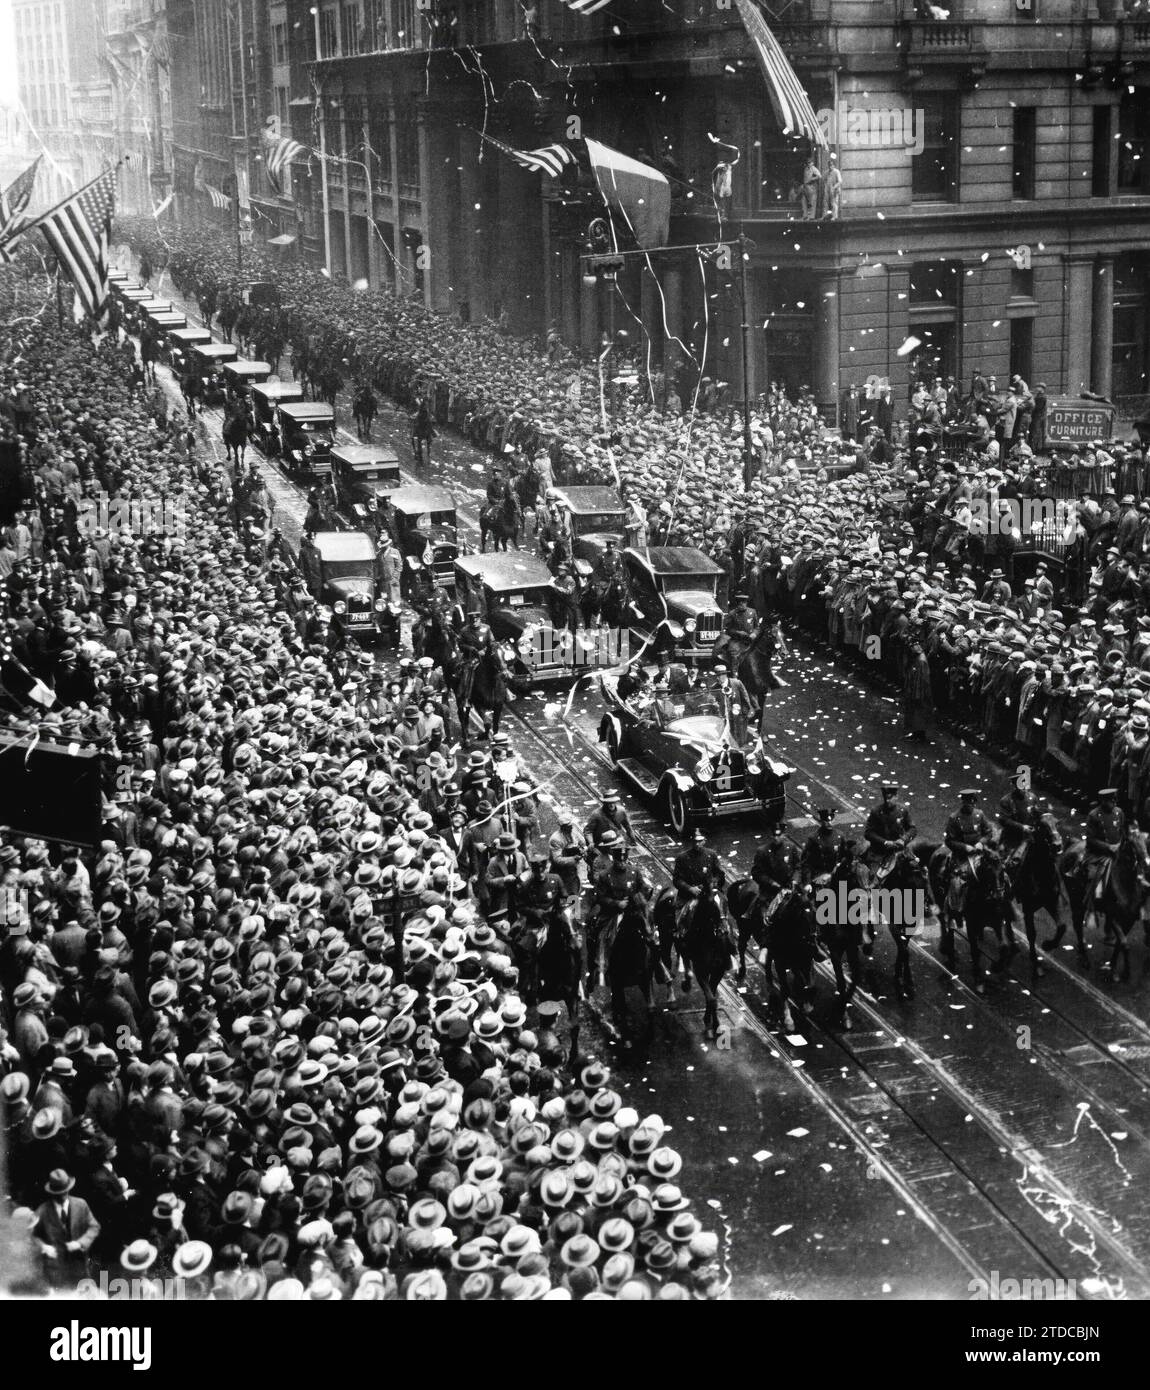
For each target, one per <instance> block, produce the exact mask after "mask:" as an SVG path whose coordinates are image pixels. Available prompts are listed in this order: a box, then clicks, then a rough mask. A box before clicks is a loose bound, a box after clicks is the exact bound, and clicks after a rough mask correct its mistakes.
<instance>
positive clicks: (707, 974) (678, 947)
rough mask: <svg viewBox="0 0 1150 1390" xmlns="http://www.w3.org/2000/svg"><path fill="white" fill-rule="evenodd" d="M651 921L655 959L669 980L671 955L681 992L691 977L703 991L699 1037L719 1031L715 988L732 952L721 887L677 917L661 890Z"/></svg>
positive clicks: (673, 898) (672, 900)
mask: <svg viewBox="0 0 1150 1390" xmlns="http://www.w3.org/2000/svg"><path fill="white" fill-rule="evenodd" d="M652 918H653V920H654V923H655V927H656V929H657V931H658V937H659V958H660V960H661V961H662V963H663V966H664V968H665V969H666V972H667V974H668V976H669V977H670V978H671V980H672V981H673V980H674V977H675V973H676V972H675V956H676V955H678V958H679V961H680V963H681V964H682V966H683V971H684V979H683V989H684V990H689V989H690V988H691V975H692V974H693V975H694V976H695V979H696V980H698V982H699V988H700V989H701V990H702V991H703V1034H704V1036H707V1035H708V1034H709V1033H714V1034H715V1035H716V1036H717V1034H718V1029H719V1001H718V993H719V986H720V985H721V984H722V982H723V976H724V975H725V974H726V973H727V971H728V970H729V969H730V968H731V953H732V950H733V946H734V943H733V940H732V932H731V930H730V925H729V917H728V913H727V907H726V902H725V900H724V898H723V894H722V890H721V888H717V887H712V888H711V889H709V891H707V892H705V893H702V894H700V896H699V897H698V898H696V899H695V901H694V902H693V903H692V904H691V905H690V906H689V907H688V908H687V909H686V911H685V913H684V915H683V918H682V920H681V921H680V920H679V917H678V908H677V895H676V893H675V890H674V889H673V888H664V889H663V891H662V892H661V893H660V894H659V895H658V896H657V897H656V899H655V905H654V908H653V909H652Z"/></svg>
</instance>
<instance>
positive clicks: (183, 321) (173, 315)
mask: <svg viewBox="0 0 1150 1390" xmlns="http://www.w3.org/2000/svg"><path fill="white" fill-rule="evenodd" d="M150 317H151V318H154V319H155V320H156V322H157V323H163V322H164V321H165V320H166V319H179V321H180V327H181V328H183V327H186V326H187V322H188V316H187V314H181V313H180V311H179V310H178V309H169V310H168V311H167V313H160V312H158V311H157V312H156V313H154V314H151V315H150ZM202 331H204V332H206V331H207V330H206V329H205V330H202Z"/></svg>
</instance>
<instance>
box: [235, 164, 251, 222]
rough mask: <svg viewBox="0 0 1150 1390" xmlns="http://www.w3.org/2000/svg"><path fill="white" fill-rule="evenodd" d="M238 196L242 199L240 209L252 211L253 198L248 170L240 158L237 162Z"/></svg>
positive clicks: (247, 211)
mask: <svg viewBox="0 0 1150 1390" xmlns="http://www.w3.org/2000/svg"><path fill="white" fill-rule="evenodd" d="M236 196H237V197H238V198H239V201H240V211H241V212H246V213H250V212H251V210H252V200H251V194H250V192H249V190H248V171H247V169H246V168H245V167H244V166H243V165H242V164H241V163H239V161H238V160H237V162H236Z"/></svg>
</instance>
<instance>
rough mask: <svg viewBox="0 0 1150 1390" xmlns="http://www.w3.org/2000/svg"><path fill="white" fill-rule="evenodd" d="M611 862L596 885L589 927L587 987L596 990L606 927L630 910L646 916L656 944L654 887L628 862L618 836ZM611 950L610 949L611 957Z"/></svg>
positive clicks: (649, 933) (647, 930)
mask: <svg viewBox="0 0 1150 1390" xmlns="http://www.w3.org/2000/svg"><path fill="white" fill-rule="evenodd" d="M610 855H611V862H610V864H609V865H608V867H607V868H605V869H601V870H600V871H599V872H598V873H597V874H596V875H595V879H594V883H593V898H592V915H591V920H590V921H589V922H588V924H587V987H588V989H593V988H594V986H595V977H596V975H597V973H598V969H599V942H600V940H601V938H602V935H603V931H604V928H606V927H608V926H609V925H612V924H614V923H616V922H618V921H619V919H620V918H621V917H622V916H623V914H624V913H625V912H626V911H627V909H628V908H629V907H636V908H638V909H639V910H640V911H641V912H642V914H643V929H644V932H645V933H646V935H647V937H648V939H649V940H650V941H651V943H652V945H654V944H655V940H654V932H653V930H652V928H651V922H650V917H649V914H648V912H647V904H648V901H649V899H650V897H651V889H652V884H651V881H650V879H648V877H647V875H646V874H645V873H644V872H643V871H642V869H639V868H637V867H636V866H635V865H634V864H629V863H628V862H627V846H626V845H625V844H624V843H623V842H622V840H621V838H619V837H618V836H616V837H615V839H614V841H613V842H612V843H611V845H610ZM609 956H610V949H609V948H608V957H609Z"/></svg>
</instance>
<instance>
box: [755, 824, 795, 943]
mask: <svg viewBox="0 0 1150 1390" xmlns="http://www.w3.org/2000/svg"><path fill="white" fill-rule="evenodd" d="M801 867H802V856H801V855H800V853H799V851H798V849H797V848H796V846H795V845H794V844H793V843H792V841H791V840H789V839H788V838H787V835H786V833H785V831H784V829H783V821H782V820H778V821H776V822H775V825H774V828H773V829H772V831H771V837H770V839H769V840H768V841H767V843H766V844H765V845H764V846H763V847H762V848H761V849H760V850H757V851H756V852H755V858H754V861H753V863H752V864H751V877H752V878H753V879H754V881H755V886H756V887H757V888H758V890H759V901H758V903H757V904H756V906H755V909H752V910H756V909H757V910H758V912H759V913H760V914H761V917H762V920H763V921H764V922H766V921H767V920H768V918H769V917H770V915H771V913H772V911H773V910H774V908H775V907H777V906H778V902H779V899H780V898H781V896H782V894H783V892H784V891H785V890H787V889H790V888H793V887H794V883H795V875H796V874H797V873H798V872H799V871H800V869H801Z"/></svg>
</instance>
